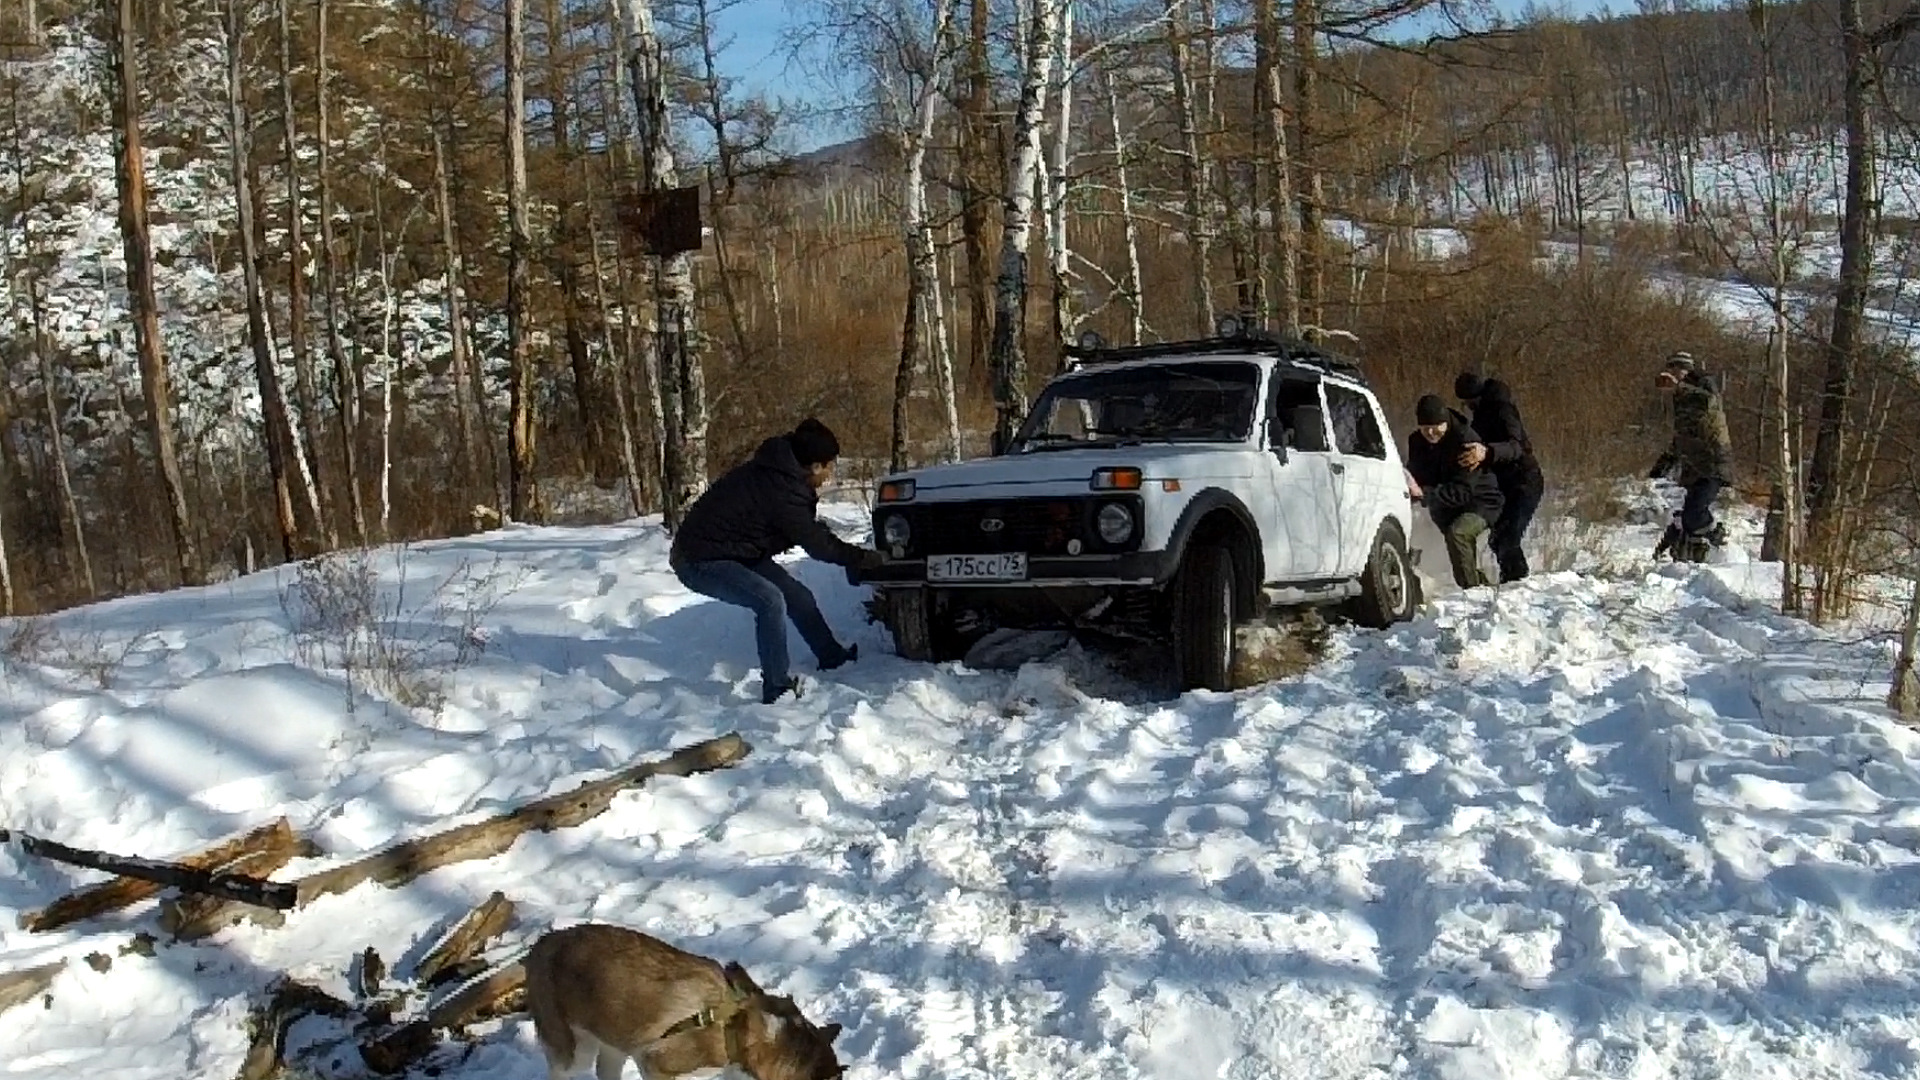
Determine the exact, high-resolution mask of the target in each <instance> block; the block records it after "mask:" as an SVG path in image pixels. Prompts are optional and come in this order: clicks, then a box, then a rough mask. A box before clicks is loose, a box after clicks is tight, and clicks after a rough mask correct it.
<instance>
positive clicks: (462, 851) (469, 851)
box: [178, 734, 753, 941]
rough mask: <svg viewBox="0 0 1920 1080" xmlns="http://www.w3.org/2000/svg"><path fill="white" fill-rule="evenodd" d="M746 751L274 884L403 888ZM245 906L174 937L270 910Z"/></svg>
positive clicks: (681, 756)
mask: <svg viewBox="0 0 1920 1080" xmlns="http://www.w3.org/2000/svg"><path fill="white" fill-rule="evenodd" d="M752 750H753V747H751V746H750V745H748V743H747V741H746V740H745V739H743V738H741V737H740V736H739V735H738V734H729V735H722V736H720V737H719V738H717V739H708V740H706V741H704V742H698V743H694V744H693V745H692V746H686V747H682V748H680V749H679V750H676V751H674V752H673V753H672V754H669V755H668V756H666V757H664V758H660V759H658V760H655V761H643V762H641V763H640V764H638V765H632V766H629V767H628V768H625V769H622V770H621V771H619V772H617V773H614V774H613V775H612V776H607V777H603V778H601V779H599V780H590V781H588V782H586V783H584V784H581V785H580V786H579V787H576V788H574V789H573V790H572V791H565V792H561V793H560V794H558V795H549V796H547V797H545V798H542V799H536V800H535V801H533V802H530V803H527V804H526V805H525V806H521V807H517V808H515V809H512V810H509V811H506V812H505V813H502V814H499V815H496V816H494V817H490V818H486V819H484V820H481V821H476V822H472V823H471V824H467V825H459V826H455V827H454V828H451V829H448V830H446V831H445V832H439V833H434V834H432V835H430V836H424V837H420V838H418V839H414V840H403V841H401V842H400V843H398V844H394V845H393V846H391V847H388V848H384V849H382V850H380V851H376V852H374V853H373V854H371V855H368V856H366V857H364V858H361V859H357V860H355V861H353V862H350V863H346V864H344V865H342V866H336V867H333V868H331V869H328V870H321V871H319V872H317V873H313V874H309V875H307V876H306V877H304V878H301V879H300V880H299V881H298V882H295V883H293V884H290V885H286V886H278V887H281V888H286V889H291V890H294V892H295V900H294V902H293V904H292V905H291V906H292V907H297V908H303V907H306V906H307V905H308V904H311V903H313V902H314V901H315V900H318V899H319V898H320V897H322V896H329V895H332V894H334V893H343V892H346V891H347V890H349V889H351V888H353V887H354V886H356V885H359V884H361V883H362V882H366V881H374V882H378V883H380V884H382V885H386V886H389V887H391V886H394V885H404V884H406V883H407V882H409V881H412V880H413V879H414V878H417V877H419V876H420V875H422V874H424V873H426V872H428V871H429V870H437V869H439V868H440V867H442V866H448V865H451V864H453V863H457V862H464V861H467V860H470V859H485V858H491V857H492V856H494V855H498V854H500V853H501V852H503V851H505V850H507V849H508V848H510V847H512V846H513V844H514V841H516V840H518V839H519V838H520V835H521V834H522V833H525V832H529V831H538V832H551V831H553V830H554V829H564V828H571V827H573V826H575V825H578V824H580V823H581V822H584V821H588V820H591V819H593V818H595V817H598V816H599V815H600V814H602V813H604V812H605V811H606V809H607V807H608V806H611V805H612V804H613V799H614V796H616V795H618V794H620V793H621V792H622V791H625V790H627V789H628V788H631V787H635V786H637V785H639V784H642V783H645V782H646V781H647V780H649V779H650V778H652V777H655V776H692V775H694V774H696V773H703V772H712V771H713V770H715V769H724V768H727V767H728V766H731V765H734V764H737V763H738V762H739V761H740V760H741V759H742V758H745V757H746V756H747V755H748V754H749V753H751V752H752ZM249 904H252V901H249V900H245V899H241V900H239V902H238V903H237V904H235V905H223V906H221V907H218V908H214V909H211V910H210V911H209V912H207V913H206V914H205V915H203V916H202V918H201V919H200V920H198V921H196V923H195V924H194V925H193V926H190V927H184V928H183V929H184V930H187V931H193V932H194V933H182V934H180V935H178V936H179V939H180V940H183V941H184V940H188V939H189V938H190V937H192V936H196V935H197V932H198V931H200V930H201V929H203V928H205V927H214V928H218V927H219V926H224V925H227V924H229V923H231V922H233V921H234V920H235V919H237V918H253V917H255V915H256V914H257V909H258V908H260V907H274V906H275V905H273V904H258V905H254V906H253V908H252V909H249V907H248V906H247V905H249ZM206 932H208V933H211V932H212V931H211V930H207V931H206Z"/></svg>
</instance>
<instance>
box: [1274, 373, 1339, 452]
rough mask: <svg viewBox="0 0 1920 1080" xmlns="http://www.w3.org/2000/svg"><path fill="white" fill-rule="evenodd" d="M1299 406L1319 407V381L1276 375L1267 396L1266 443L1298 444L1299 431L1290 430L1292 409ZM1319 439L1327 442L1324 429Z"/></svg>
mask: <svg viewBox="0 0 1920 1080" xmlns="http://www.w3.org/2000/svg"><path fill="white" fill-rule="evenodd" d="M1302 405H1310V406H1312V407H1313V408H1315V409H1319V408H1320V383H1319V381H1318V380H1315V379H1306V378H1286V377H1284V376H1276V377H1275V378H1274V380H1273V389H1272V392H1271V393H1270V394H1269V395H1268V397H1267V445H1269V446H1275V447H1278V446H1284V447H1287V448H1289V449H1291V448H1293V447H1296V446H1299V445H1301V443H1300V439H1299V433H1298V432H1296V431H1294V429H1293V423H1294V413H1293V410H1294V409H1296V408H1298V407H1300V406H1302ZM1319 441H1320V442H1325V441H1326V435H1325V433H1324V431H1323V432H1322V434H1321V436H1320V439H1319Z"/></svg>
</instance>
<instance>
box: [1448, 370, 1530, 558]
mask: <svg viewBox="0 0 1920 1080" xmlns="http://www.w3.org/2000/svg"><path fill="white" fill-rule="evenodd" d="M1453 395H1454V396H1455V397H1457V398H1459V399H1460V400H1461V401H1462V402H1463V403H1465V404H1466V406H1467V407H1468V408H1469V409H1471V410H1472V412H1471V413H1469V414H1468V416H1467V422H1468V423H1469V424H1471V425H1473V430H1474V431H1476V432H1478V433H1479V434H1480V438H1481V439H1482V440H1483V441H1482V442H1479V443H1473V444H1470V445H1468V447H1467V449H1466V453H1465V454H1463V455H1462V456H1461V459H1460V463H1461V464H1462V465H1466V466H1468V467H1470V468H1476V469H1477V468H1480V467H1481V466H1483V465H1485V466H1487V468H1488V469H1489V471H1491V472H1492V473H1493V478H1494V479H1495V480H1497V481H1499V483H1500V494H1501V495H1503V496H1505V498H1506V508H1505V509H1503V510H1501V511H1500V520H1499V521H1498V522H1497V523H1495V525H1494V526H1493V531H1492V532H1491V533H1489V534H1488V536H1487V544H1488V546H1489V547H1491V548H1493V557H1494V558H1495V559H1498V560H1499V562H1500V582H1501V584H1505V583H1507V582H1509V581H1519V580H1520V579H1521V578H1524V577H1526V576H1527V574H1528V573H1529V570H1528V567H1527V553H1526V551H1525V549H1524V548H1523V547H1522V546H1521V545H1522V543H1523V542H1524V541H1525V540H1526V536H1527V526H1529V525H1531V524H1533V515H1534V513H1535V512H1537V511H1538V510H1539V509H1540V500H1541V498H1542V497H1544V496H1545V495H1546V490H1547V480H1546V476H1545V475H1544V474H1543V473H1541V471H1540V460H1539V459H1538V458H1536V457H1534V456H1533V440H1532V439H1531V438H1529V437H1528V436H1527V426H1526V425H1525V424H1523V423H1521V422H1520V410H1519V409H1518V408H1515V407H1514V404H1513V390H1512V389H1511V388H1510V387H1508V386H1507V384H1506V383H1505V382H1504V381H1502V380H1500V379H1483V378H1481V377H1480V376H1478V375H1475V374H1473V373H1472V372H1465V371H1463V372H1461V373H1460V377H1459V378H1457V379H1455V380H1454V381H1453Z"/></svg>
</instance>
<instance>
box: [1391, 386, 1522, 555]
mask: <svg viewBox="0 0 1920 1080" xmlns="http://www.w3.org/2000/svg"><path fill="white" fill-rule="evenodd" d="M1414 423H1415V424H1417V425H1418V430H1416V431H1414V432H1413V434H1411V435H1409V436H1407V463H1406V465H1407V473H1408V475H1410V476H1412V477H1413V481H1414V484H1415V486H1416V487H1417V488H1418V489H1419V490H1417V491H1415V492H1414V493H1413V494H1414V496H1415V497H1416V498H1420V499H1423V500H1424V501H1425V502H1426V504H1427V513H1428V514H1430V515H1432V517H1433V523H1434V524H1435V525H1437V526H1439V527H1440V533H1441V535H1443V536H1445V537H1446V538H1447V561H1448V562H1450V563H1452V564H1453V580H1454V581H1455V582H1457V583H1458V584H1459V586H1460V587H1461V588H1463V589H1471V588H1473V587H1474V586H1476V585H1492V584H1495V582H1494V580H1493V579H1492V578H1490V577H1488V576H1487V574H1486V571H1484V570H1482V569H1481V568H1480V552H1479V548H1478V541H1479V539H1480V537H1481V536H1482V535H1484V534H1485V533H1486V532H1487V530H1488V529H1489V528H1491V527H1492V526H1493V525H1494V524H1495V523H1497V522H1498V521H1499V520H1500V513H1501V510H1502V508H1503V507H1504V506H1505V503H1506V500H1505V498H1504V497H1503V496H1502V495H1501V494H1500V483H1499V481H1497V480H1495V479H1494V478H1493V474H1492V473H1491V472H1489V471H1487V470H1485V469H1475V468H1469V467H1467V466H1465V465H1462V464H1461V463H1460V460H1461V457H1462V456H1463V455H1464V454H1465V453H1466V450H1467V447H1468V446H1470V445H1472V444H1474V443H1482V444H1484V442H1485V440H1483V439H1481V438H1480V436H1479V434H1478V433H1477V432H1475V431H1474V430H1473V428H1472V427H1471V426H1470V425H1469V424H1468V423H1467V421H1466V418H1465V417H1463V416H1461V415H1460V414H1459V413H1457V412H1454V411H1453V410H1452V409H1449V408H1447V403H1446V402H1445V401H1442V400H1441V399H1440V396H1439V395H1438V394H1428V395H1426V396H1425V397H1422V398H1421V399H1420V402H1419V405H1418V406H1417V407H1416V408H1415V410H1414Z"/></svg>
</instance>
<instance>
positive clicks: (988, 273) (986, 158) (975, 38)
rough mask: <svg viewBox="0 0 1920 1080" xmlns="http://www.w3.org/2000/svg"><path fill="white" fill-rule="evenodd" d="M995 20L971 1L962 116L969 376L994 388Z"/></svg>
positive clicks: (978, 1)
mask: <svg viewBox="0 0 1920 1080" xmlns="http://www.w3.org/2000/svg"><path fill="white" fill-rule="evenodd" d="M990 19H991V11H990V9H989V6H988V0H972V2H971V5H970V7H969V8H968V23H967V72H968V82H967V101H966V105H965V107H964V109H963V110H962V113H961V136H960V137H961V153H960V175H961V183H960V190H961V193H962V199H963V201H962V203H961V206H960V229H961V234H962V236H963V237H964V238H965V240H966V249H967V250H966V254H967V301H968V311H969V313H970V315H971V317H972V322H971V326H970V331H969V333H968V335H967V377H968V378H969V379H973V380H976V381H980V380H984V381H985V382H986V383H987V384H988V385H992V382H993V375H992V372H991V371H990V370H989V367H990V364H989V358H988V353H989V351H990V347H991V342H992V340H993V333H994V329H993V303H994V301H993V299H992V297H991V293H992V290H993V270H992V266H993V256H992V253H991V252H990V251H989V250H988V242H989V241H988V236H989V229H990V225H989V222H988V212H987V205H988V203H989V202H991V201H992V199H991V196H990V195H989V194H988V192H989V191H990V189H991V188H992V187H993V186H994V184H995V178H994V177H995V173H997V172H999V171H1000V169H999V164H998V162H999V155H998V154H996V153H995V152H994V142H993V129H994V127H995V122H994V120H993V119H992V108H993V69H992V67H991V66H990V65H989V61H988V58H987V32H988V23H989V21H990Z"/></svg>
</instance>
